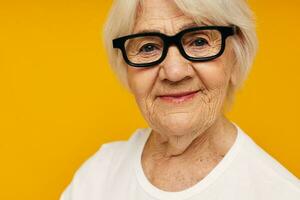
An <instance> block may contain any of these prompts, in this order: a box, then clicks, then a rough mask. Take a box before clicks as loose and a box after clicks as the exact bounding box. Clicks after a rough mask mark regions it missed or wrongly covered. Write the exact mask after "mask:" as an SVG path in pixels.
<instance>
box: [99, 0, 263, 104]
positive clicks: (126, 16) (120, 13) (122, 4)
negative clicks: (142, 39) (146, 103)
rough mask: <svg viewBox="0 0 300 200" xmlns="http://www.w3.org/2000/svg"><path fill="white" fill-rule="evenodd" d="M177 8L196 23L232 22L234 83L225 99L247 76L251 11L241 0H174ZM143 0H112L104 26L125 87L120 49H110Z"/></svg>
mask: <svg viewBox="0 0 300 200" xmlns="http://www.w3.org/2000/svg"><path fill="white" fill-rule="evenodd" d="M174 2H175V3H176V5H177V6H178V8H179V9H180V10H181V11H182V12H183V13H184V14H186V15H188V16H191V17H192V18H193V19H194V20H195V22H196V23H199V24H200V23H204V24H207V25H236V26H237V27H238V34H237V35H235V36H233V37H232V39H231V40H230V41H231V42H232V47H233V51H234V54H235V60H234V67H235V69H236V70H238V80H237V83H236V85H234V86H233V85H229V88H228V94H227V103H228V102H229V104H231V103H232V101H233V96H234V95H233V94H234V93H235V91H236V90H237V89H238V88H240V87H241V86H242V84H243V82H244V80H245V79H246V78H247V76H248V73H249V71H250V68H251V65H252V63H253V60H254V57H255V55H256V52H257V46H258V45H257V43H258V42H257V36H256V30H255V20H254V15H253V13H252V11H251V9H250V8H249V6H248V4H247V2H246V1H245V0H174ZM142 3H143V0H115V1H114V4H113V6H112V9H111V11H110V13H109V16H108V19H107V21H106V24H105V28H104V43H105V47H106V50H107V53H108V56H109V61H110V65H111V67H112V69H113V71H114V72H115V73H116V75H117V77H118V79H119V80H120V82H121V83H122V84H123V85H124V86H125V87H126V88H127V89H129V86H128V81H127V70H126V63H125V62H124V60H123V57H122V55H121V52H120V51H118V50H117V49H113V47H112V40H113V39H114V38H117V37H120V36H124V35H128V34H131V33H132V31H133V28H134V24H135V19H136V14H137V10H138V6H139V5H140V4H142Z"/></svg>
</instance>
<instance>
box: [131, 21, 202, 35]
mask: <svg viewBox="0 0 300 200" xmlns="http://www.w3.org/2000/svg"><path fill="white" fill-rule="evenodd" d="M197 26H205V24H203V23H201V24H196V23H195V22H193V23H188V24H185V25H183V26H182V27H180V28H179V29H178V32H180V31H182V30H184V29H188V28H193V27H197ZM149 32H155V33H162V32H161V31H160V30H158V29H142V30H140V31H137V32H136V33H149Z"/></svg>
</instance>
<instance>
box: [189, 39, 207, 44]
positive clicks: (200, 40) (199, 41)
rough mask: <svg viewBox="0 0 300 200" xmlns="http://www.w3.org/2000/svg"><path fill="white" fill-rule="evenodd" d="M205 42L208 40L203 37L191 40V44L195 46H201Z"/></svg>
mask: <svg viewBox="0 0 300 200" xmlns="http://www.w3.org/2000/svg"><path fill="white" fill-rule="evenodd" d="M206 44H208V42H207V40H205V39H204V38H199V39H197V40H194V41H193V45H195V46H203V45H206Z"/></svg>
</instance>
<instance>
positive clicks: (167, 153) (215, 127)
mask: <svg viewBox="0 0 300 200" xmlns="http://www.w3.org/2000/svg"><path fill="white" fill-rule="evenodd" d="M235 136H236V128H235V127H234V125H233V124H232V123H231V122H230V121H229V120H228V119H226V118H225V117H224V116H222V115H221V116H220V117H219V118H218V119H217V120H216V121H215V122H214V123H213V124H212V125H211V126H210V127H209V128H207V129H206V130H204V131H199V132H197V133H187V134H184V135H182V136H180V137H179V136H168V135H162V134H159V133H156V132H155V131H153V132H152V133H151V135H150V137H149V140H148V141H147V143H146V145H145V148H144V152H143V154H144V155H150V154H151V157H152V158H153V159H155V160H157V161H158V160H170V159H177V158H179V159H181V158H191V157H194V156H197V157H198V158H199V157H201V155H207V154H208V153H210V152H212V151H213V152H214V154H215V153H217V154H219V155H223V156H224V155H225V154H226V152H227V151H228V150H229V148H230V147H231V146H232V144H233V142H234V139H235ZM150 152H151V153H150Z"/></svg>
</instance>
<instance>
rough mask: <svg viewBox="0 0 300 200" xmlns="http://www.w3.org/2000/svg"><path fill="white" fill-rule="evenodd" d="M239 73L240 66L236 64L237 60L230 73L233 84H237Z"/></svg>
mask: <svg viewBox="0 0 300 200" xmlns="http://www.w3.org/2000/svg"><path fill="white" fill-rule="evenodd" d="M238 74H239V68H238V66H237V64H236V62H235V63H234V64H233V65H232V69H231V74H230V83H231V85H233V86H236V85H237V82H238Z"/></svg>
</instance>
